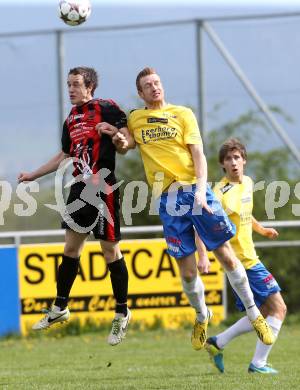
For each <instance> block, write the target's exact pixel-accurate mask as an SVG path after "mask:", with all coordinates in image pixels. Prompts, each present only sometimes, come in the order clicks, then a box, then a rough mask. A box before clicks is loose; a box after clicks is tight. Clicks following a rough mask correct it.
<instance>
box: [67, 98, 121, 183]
mask: <svg viewBox="0 0 300 390" xmlns="http://www.w3.org/2000/svg"><path fill="white" fill-rule="evenodd" d="M100 122H107V123H109V124H111V125H113V126H116V127H117V128H118V129H120V128H122V127H125V126H126V125H127V120H126V115H125V113H124V112H123V111H122V110H120V108H119V107H118V105H117V104H116V103H115V102H114V101H113V100H102V99H93V100H90V101H89V102H87V103H85V104H83V105H81V106H74V107H73V108H72V109H71V112H70V114H69V116H68V117H67V119H66V120H65V122H64V126H63V132H62V139H61V142H62V150H63V152H64V153H66V154H69V155H70V156H71V157H73V158H74V172H73V176H77V175H80V174H82V175H83V178H84V179H87V178H88V177H89V176H91V175H92V174H95V173H97V172H98V171H99V170H100V169H102V168H107V169H109V170H110V172H111V173H112V175H113V176H114V170H115V159H116V149H115V146H114V144H113V143H112V140H111V137H110V136H108V135H107V134H102V136H101V137H99V134H98V132H97V131H96V130H95V126H96V125H97V124H98V123H100Z"/></svg>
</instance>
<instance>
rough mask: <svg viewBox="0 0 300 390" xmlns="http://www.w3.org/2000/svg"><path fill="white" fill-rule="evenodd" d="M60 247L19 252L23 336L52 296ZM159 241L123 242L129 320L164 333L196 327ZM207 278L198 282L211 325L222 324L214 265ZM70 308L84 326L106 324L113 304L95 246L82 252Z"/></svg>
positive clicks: (219, 275)
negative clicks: (87, 322)
mask: <svg viewBox="0 0 300 390" xmlns="http://www.w3.org/2000/svg"><path fill="white" fill-rule="evenodd" d="M63 247H64V245H63V244H34V245H33V244H32V245H21V246H20V249H19V286H20V300H21V308H22V313H21V331H22V333H23V334H25V333H26V331H27V329H29V328H30V327H31V325H32V324H33V323H34V322H35V321H37V320H38V319H39V318H40V316H41V310H42V309H43V308H47V307H49V306H50V305H51V303H52V301H53V298H54V297H55V295H56V278H57V268H58V265H59V263H60V261H61V258H62V253H63ZM166 249H167V248H166V244H165V241H164V240H163V239H147V240H145V239H141V240H127V241H122V242H121V250H122V252H123V254H124V258H125V260H126V263H127V267H128V273H129V291H128V293H129V296H128V305H129V307H130V308H131V310H132V315H133V317H132V320H133V321H134V320H136V321H139V322H142V323H145V324H149V323H152V322H154V321H155V320H156V319H157V318H159V320H160V321H162V322H163V324H164V325H165V326H166V327H169V328H172V327H173V328H176V327H178V326H179V325H180V324H182V323H183V322H193V321H194V317H195V314H194V310H193V309H192V308H191V307H190V306H189V303H188V300H187V298H186V296H185V294H184V293H183V292H182V286H181V281H180V278H179V274H178V268H177V265H176V260H175V259H173V258H172V257H170V256H169V255H168V253H167V252H166ZM211 262H212V266H211V270H210V273H209V274H208V275H205V276H202V278H203V281H204V284H205V287H206V303H207V304H208V305H209V306H210V307H212V309H213V312H214V317H213V318H214V322H215V323H219V322H220V321H221V320H222V319H224V315H225V310H224V299H223V296H224V295H223V290H224V273H223V271H222V270H221V268H220V265H219V263H218V262H217V261H215V259H213V258H212V259H211ZM69 308H70V310H71V313H72V318H76V317H78V318H79V319H80V320H82V321H85V320H87V319H91V320H94V321H96V322H97V321H110V320H112V318H113V316H114V308H115V300H114V299H113V296H112V289H111V283H110V277H109V271H108V268H107V266H106V263H105V261H104V258H103V255H102V252H101V248H100V246H99V243H97V242H87V243H86V244H85V246H84V249H83V252H82V255H81V261H80V269H79V274H78V276H77V278H76V280H75V283H74V285H73V288H72V291H71V296H70V301H69Z"/></svg>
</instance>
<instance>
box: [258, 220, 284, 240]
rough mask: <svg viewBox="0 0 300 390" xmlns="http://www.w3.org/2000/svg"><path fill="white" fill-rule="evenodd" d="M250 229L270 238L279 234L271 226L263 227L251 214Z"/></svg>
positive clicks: (272, 238)
mask: <svg viewBox="0 0 300 390" xmlns="http://www.w3.org/2000/svg"><path fill="white" fill-rule="evenodd" d="M252 229H253V230H254V231H255V232H256V233H258V234H260V235H261V236H264V237H268V238H270V239H271V240H274V239H275V238H277V237H278V235H279V233H278V231H277V230H275V229H273V228H266V227H264V226H263V225H262V224H261V223H259V222H258V221H257V220H256V219H255V218H254V217H253V216H252Z"/></svg>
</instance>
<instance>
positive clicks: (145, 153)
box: [128, 104, 202, 191]
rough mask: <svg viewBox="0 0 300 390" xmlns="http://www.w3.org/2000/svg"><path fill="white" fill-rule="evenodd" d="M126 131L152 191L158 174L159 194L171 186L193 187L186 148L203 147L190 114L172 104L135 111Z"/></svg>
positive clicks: (187, 149) (193, 176) (187, 109)
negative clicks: (161, 179) (160, 180)
mask: <svg viewBox="0 0 300 390" xmlns="http://www.w3.org/2000/svg"><path fill="white" fill-rule="evenodd" d="M128 129H129V131H130V132H131V134H132V135H133V137H134V139H135V142H136V143H137V145H138V146H139V148H140V151H141V156H142V160H143V163H144V168H145V173H146V177H147V180H148V183H149V184H150V186H151V187H152V186H153V183H154V182H155V181H156V180H157V177H155V175H156V174H157V173H163V185H162V191H164V190H165V189H167V188H168V187H169V185H170V184H171V183H172V182H179V183H180V184H183V185H185V184H193V183H196V181H197V179H196V176H195V168H194V163H193V159H192V155H191V152H190V149H189V147H188V145H189V144H199V145H202V139H201V136H200V131H199V127H198V123H197V120H196V118H195V115H194V114H193V112H192V110H190V109H189V108H187V107H183V106H174V105H171V104H167V105H166V106H164V107H163V108H161V109H157V110H152V109H147V108H143V109H137V110H134V111H132V112H131V113H130V115H129V118H128Z"/></svg>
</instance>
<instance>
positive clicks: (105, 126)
mask: <svg viewBox="0 0 300 390" xmlns="http://www.w3.org/2000/svg"><path fill="white" fill-rule="evenodd" d="M95 129H96V130H97V131H98V134H99V135H100V137H101V134H107V135H109V136H110V137H113V136H114V135H115V134H116V133H117V132H118V131H119V130H118V129H117V128H116V127H115V126H112V125H110V124H109V123H107V122H101V123H98V124H97V125H96V126H95Z"/></svg>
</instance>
